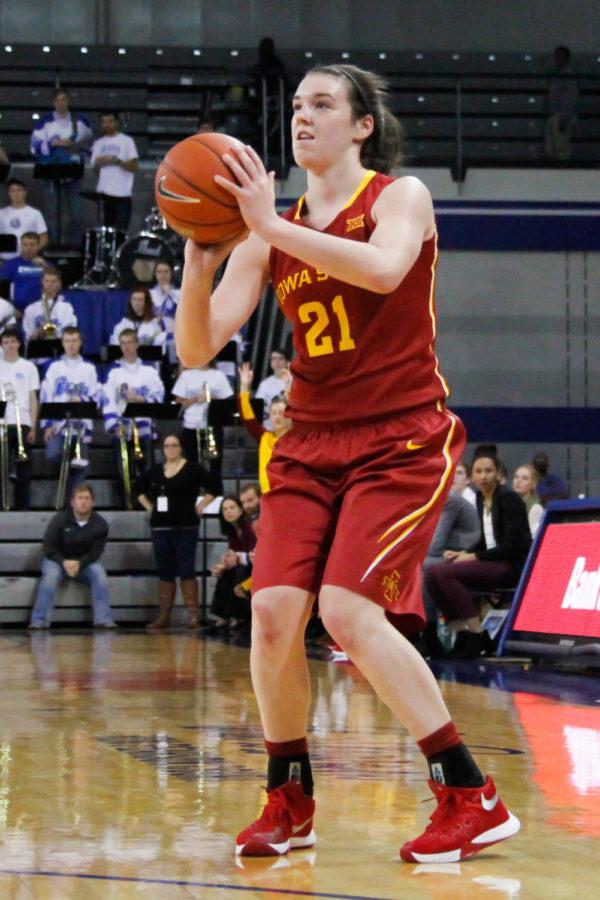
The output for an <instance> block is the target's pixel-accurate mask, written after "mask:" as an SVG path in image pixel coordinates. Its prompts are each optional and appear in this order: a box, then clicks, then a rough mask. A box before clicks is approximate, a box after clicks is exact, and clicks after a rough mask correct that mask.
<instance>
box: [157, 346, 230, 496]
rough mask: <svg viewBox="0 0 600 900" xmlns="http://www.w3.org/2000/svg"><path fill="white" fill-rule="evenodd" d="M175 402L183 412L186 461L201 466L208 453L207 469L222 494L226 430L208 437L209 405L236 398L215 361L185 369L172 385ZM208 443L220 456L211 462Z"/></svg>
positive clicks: (216, 430) (183, 440)
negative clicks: (224, 436) (212, 442)
mask: <svg viewBox="0 0 600 900" xmlns="http://www.w3.org/2000/svg"><path fill="white" fill-rule="evenodd" d="M172 393H173V396H174V397H175V401H176V402H177V403H179V404H180V405H181V409H182V411H183V429H182V432H181V440H182V443H183V450H184V453H185V455H186V457H187V459H191V460H194V462H202V457H203V455H204V453H205V452H206V455H207V456H208V460H207V462H208V466H209V469H210V472H211V475H212V476H213V478H215V479H216V481H217V487H218V490H217V493H218V494H222V493H223V485H222V481H221V470H222V468H223V428H222V427H220V426H219V427H213V428H212V435H209V434H208V404H209V402H210V401H211V400H224V399H225V398H227V397H231V396H233V391H232V389H231V385H230V384H229V380H228V379H227V377H226V376H225V375H224V374H223V372H220V371H219V370H218V369H217V368H216V366H215V363H214V360H213V361H212V362H210V363H207V365H205V366H198V367H197V368H195V369H184V370H183V371H182V372H181V374H180V375H179V377H178V378H177V381H176V382H175V384H174V385H173V391H172ZM209 441H214V445H215V448H216V451H217V453H218V456H216V457H213V458H210V454H209V453H208V445H209Z"/></svg>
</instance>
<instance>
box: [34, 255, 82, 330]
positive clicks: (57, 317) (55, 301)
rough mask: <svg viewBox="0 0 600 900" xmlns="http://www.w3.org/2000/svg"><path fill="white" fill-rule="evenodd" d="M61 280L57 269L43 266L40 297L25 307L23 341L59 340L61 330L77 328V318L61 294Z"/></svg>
mask: <svg viewBox="0 0 600 900" xmlns="http://www.w3.org/2000/svg"><path fill="white" fill-rule="evenodd" d="M61 288H62V278H61V274H60V272H59V271H58V269H55V268H53V267H52V266H45V267H44V273H43V275H42V297H41V299H40V300H38V301H37V302H35V303H30V304H29V305H28V306H27V307H25V313H24V315H23V333H24V335H25V340H27V341H31V340H40V339H43V338H60V337H61V335H62V333H63V328H66V327H67V326H68V325H71V326H73V327H75V328H76V327H77V316H76V315H75V310H74V309H73V307H72V306H71V304H70V303H68V302H67V300H65V298H64V296H63V295H62V294H61V292H60V291H61Z"/></svg>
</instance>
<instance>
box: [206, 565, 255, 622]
mask: <svg viewBox="0 0 600 900" xmlns="http://www.w3.org/2000/svg"><path fill="white" fill-rule="evenodd" d="M250 571H251V570H250V566H236V567H235V569H225V571H224V572H223V574H222V575H219V577H218V579H217V584H216V586H215V592H214V594H213V600H212V603H211V605H210V611H211V612H212V613H213V614H214V615H215V616H219V618H221V619H249V618H250V600H248V599H243V598H242V597H236V595H235V594H234V593H233V589H234V587H235V586H236V584H240V583H241V582H242V581H245V580H246V578H247V577H248V575H249V574H250Z"/></svg>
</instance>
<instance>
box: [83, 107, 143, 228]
mask: <svg viewBox="0 0 600 900" xmlns="http://www.w3.org/2000/svg"><path fill="white" fill-rule="evenodd" d="M100 127H101V128H102V131H103V132H104V134H103V136H102V137H100V138H98V139H97V140H95V141H94V143H93V145H92V165H93V167H94V169H95V171H96V173H97V174H98V184H97V186H96V190H97V191H98V193H99V194H102V195H103V197H104V202H103V210H104V212H103V215H104V221H103V223H102V224H103V225H106V226H107V227H108V228H118V229H119V230H120V231H127V229H128V228H129V220H130V219H131V194H132V191H133V177H134V173H135V172H137V170H138V169H139V166H140V161H139V158H138V152H137V148H136V146H135V142H134V140H133V138H130V137H129V135H128V134H122V132H120V131H119V113H118V112H108V111H107V112H103V113H101V115H100Z"/></svg>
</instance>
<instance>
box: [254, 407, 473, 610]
mask: <svg viewBox="0 0 600 900" xmlns="http://www.w3.org/2000/svg"><path fill="white" fill-rule="evenodd" d="M464 446H465V430H464V427H463V425H462V422H461V421H460V419H458V418H457V416H455V415H454V414H453V413H451V412H449V411H448V410H447V409H445V407H444V406H443V405H442V404H441V403H440V404H438V405H431V406H427V407H420V408H419V409H416V410H412V411H408V412H406V413H402V414H398V415H395V416H393V417H389V418H387V419H385V420H379V421H376V422H371V423H368V424H367V423H360V424H358V425H353V426H343V427H341V426H334V427H321V426H320V425H319V426H314V427H306V426H304V425H302V426H298V425H294V427H293V428H292V430H291V431H290V432H288V434H286V435H284V436H283V437H282V438H280V439H279V440H278V441H277V443H276V444H275V448H274V451H273V456H272V458H271V461H270V463H269V466H268V476H269V481H270V484H271V490H270V492H269V493H268V494H265V495H264V496H263V497H262V499H261V512H260V520H259V524H258V544H257V548H256V558H255V562H254V569H253V572H252V588H253V591H254V592H256V591H259V590H261V589H263V588H267V587H275V586H283V585H287V586H292V587H298V588H301V589H303V590H306V591H308V592H310V593H312V594H315V595H317V594H318V592H319V587H320V586H321V585H322V584H328V585H337V586H339V587H344V588H348V589H349V590H351V591H354V592H356V593H357V594H361V595H362V596H364V597H368V598H369V599H371V600H373V601H374V602H375V603H378V604H379V605H381V606H382V607H384V608H385V609H386V610H388V611H389V612H391V613H396V614H402V615H406V614H410V615H417V616H418V617H419V618H421V619H422V618H423V607H422V601H421V580H420V567H421V563H422V561H423V559H424V557H425V555H426V553H427V550H428V548H429V544H430V543H431V538H432V536H433V532H434V530H435V526H436V524H437V520H438V518H439V515H440V512H441V510H442V508H443V505H444V502H445V500H446V496H447V494H448V491H449V490H450V487H451V485H452V479H453V474H454V468H455V466H456V463H457V462H458V461H459V460H460V456H461V453H462V451H463V449H464Z"/></svg>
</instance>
